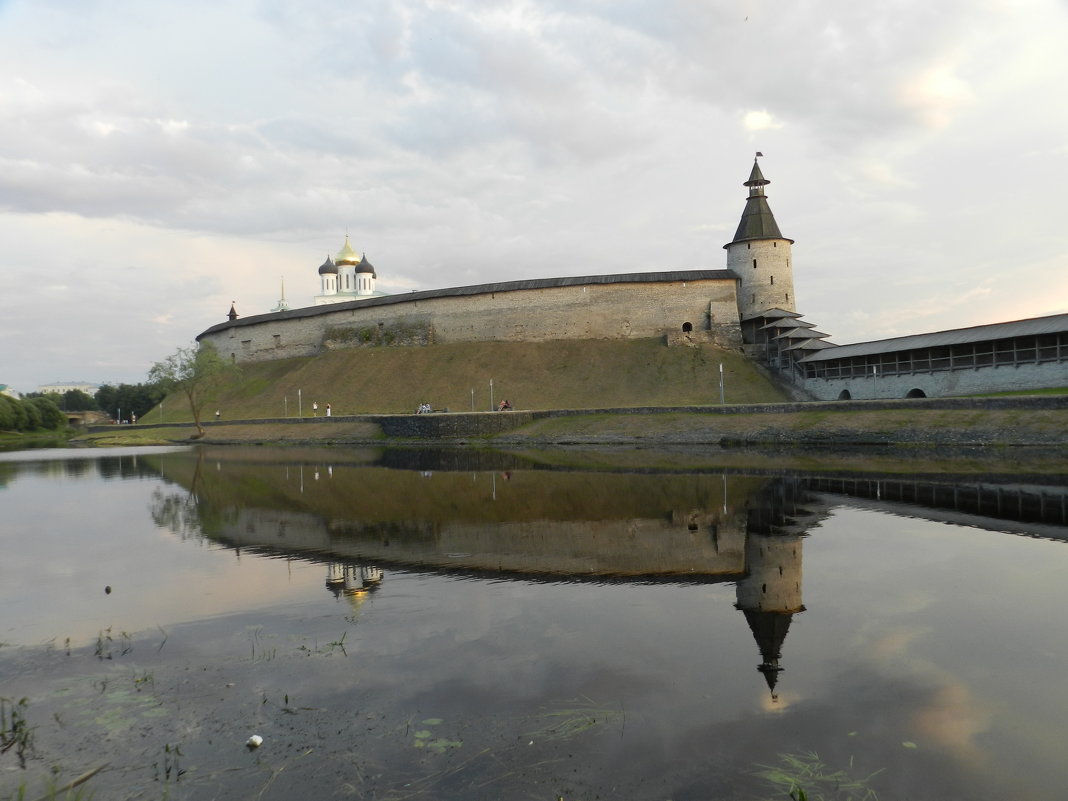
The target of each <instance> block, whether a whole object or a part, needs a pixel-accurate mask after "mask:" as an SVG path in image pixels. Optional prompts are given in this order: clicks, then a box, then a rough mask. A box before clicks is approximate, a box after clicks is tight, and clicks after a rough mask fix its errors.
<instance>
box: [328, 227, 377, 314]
mask: <svg viewBox="0 0 1068 801" xmlns="http://www.w3.org/2000/svg"><path fill="white" fill-rule="evenodd" d="M377 279H378V274H377V273H376V272H375V268H374V267H373V266H372V265H371V262H369V261H367V256H366V254H364V255H360V256H357V255H356V251H355V250H353V249H352V245H350V244H349V237H348V234H346V235H345V245H344V246H343V247H342V248H341V250H339V251H338V254H337V255H336V256H334V257H333V258H331V257H330V256H327V257H326V261H324V262H323V263H322V266H320V267H319V294H318V295H316V296H315V298H314V300H315V305H316V306H323V305H325V304H327V303H344V302H345V301H349V300H356V299H358V298H367V297H375V296H379V295H384V294H386V293H385V292H378V291H377V290H376V289H375V281H376V280H377Z"/></svg>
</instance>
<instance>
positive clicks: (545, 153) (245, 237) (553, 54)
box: [0, 0, 1068, 392]
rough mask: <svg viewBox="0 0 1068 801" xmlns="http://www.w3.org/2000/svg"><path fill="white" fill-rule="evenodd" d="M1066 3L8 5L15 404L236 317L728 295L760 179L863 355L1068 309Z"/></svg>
mask: <svg viewBox="0 0 1068 801" xmlns="http://www.w3.org/2000/svg"><path fill="white" fill-rule="evenodd" d="M1066 42H1068V2H1066V0H939V2H931V0H891V1H889V2H883V3H858V2H856V0H824V2H813V1H812V0H796V1H795V2H771V0H735V1H733V2H726V1H724V2H718V1H714V0H528V1H527V2H523V1H522V0H520V1H518V2H508V1H507V0H502V2H491V1H490V0H484V1H480V0H358V2H351V1H350V2H340V1H339V2H332V1H331V0H321V1H320V2H314V3H312V2H302V1H300V0H183V2H181V3H179V2H166V1H165V0H159V1H158V2H151V3H146V2H143V0H0V245H2V251H0V253H2V255H0V258H2V259H3V264H2V269H0V291H2V295H3V299H4V301H3V309H4V313H3V315H2V317H0V332H2V340H0V341H2V346H0V347H2V353H3V357H2V359H0V383H7V384H10V385H12V386H13V387H14V388H15V389H17V390H19V391H23V392H26V391H32V390H35V389H36V387H37V385H38V384H41V383H48V382H53V381H57V380H84V381H90V382H106V381H109V382H118V381H126V382H131V383H135V382H138V381H142V380H144V379H145V376H146V373H147V370H148V368H149V367H150V366H151V365H152V363H153V362H155V361H158V360H161V359H163V358H164V357H166V356H168V355H169V354H171V353H173V352H174V350H175V349H176V348H177V347H179V346H182V345H187V344H189V343H190V342H191V341H192V340H193V337H195V336H196V334H198V333H199V332H200V331H202V330H204V329H205V328H207V327H208V326H210V325H213V324H215V323H217V322H220V321H222V320H223V319H224V317H225V314H226V312H227V311H228V310H229V308H230V302H231V300H234V301H236V303H237V310H238V312H239V313H241V314H242V315H251V314H257V313H261V312H265V311H268V310H269V309H270V308H271V307H272V306H273V305H275V303H276V302H277V301H278V298H279V296H280V293H281V281H282V278H283V276H284V279H285V293H286V298H287V300H288V301H289V303H290V305H291V306H301V305H310V303H311V298H312V296H313V295H314V294H316V293H317V292H318V275H317V273H316V270H317V268H318V266H319V264H321V263H322V261H323V259H324V258H325V256H326V255H327V254H328V253H335V252H337V250H338V249H339V248H340V247H341V245H342V243H343V241H344V237H345V233H346V231H347V232H348V233H349V234H350V236H351V241H352V244H353V247H355V248H356V249H357V250H358V251H364V252H366V254H367V257H368V259H369V260H370V261H371V262H372V263H373V264H374V265H375V266H376V268H377V270H378V274H379V288H380V289H383V290H385V291H387V292H402V291H407V290H410V289H429V288H435V287H444V286H456V285H464V284H472V283H481V282H486V281H498V280H510V279H521V278H546V277H552V276H559V275H582V274H592V273H611V272H634V271H646V270H659V269H694V268H701V269H720V268H723V267H724V266H725V256H726V253H725V251H724V250H723V249H722V246H723V244H724V243H726V242H727V241H728V240H729V239H730V237H731V236H732V234H733V232H734V228H735V226H736V225H737V223H738V218H739V216H740V214H741V211H742V208H743V206H744V200H745V195H746V190H745V188H744V187H743V186H742V185H741V184H742V182H743V181H744V180H745V179H746V177H747V176H748V173H749V168H750V165H751V163H752V159H753V153H754V152H755V151H757V150H760V151H762V152H763V153H764V154H765V158H764V159H762V168H763V170H764V174H765V176H766V177H767V178H769V179H770V180H771V182H772V183H771V185H770V186H769V187H768V188H767V191H768V197H769V202H770V204H771V207H772V209H773V210H774V212H775V215H776V217H777V219H778V222H779V225H780V227H781V229H782V231H783V234H784V235H785V236H788V237H790V238H792V239H794V240H796V244H795V245H794V280H795V289H796V295H797V300H798V310H799V311H800V312H802V313H803V314H804V315H805V318H806V319H808V320H809V321H811V322H813V323H815V324H816V325H817V326H818V327H819V329H820V330H821V331H824V332H827V333H829V334H830V335H831V339H832V341H835V342H838V343H840V344H844V343H848V342H855V341H863V340H866V339H875V338H880V337H885V336H893V335H897V334H904V333H917V332H921V331H932V330H939V329H944V328H953V327H959V326H966V325H975V324H981V323H988V322H997V321H1003V320H1012V319H1019V318H1022V317H1032V316H1039V315H1045V314H1053V313H1059V312H1066V311H1068V222H1066V220H1068V102H1066V100H1065V98H1066V94H1065V88H1064V87H1065V85H1066V82H1068V47H1066V46H1065V43H1066Z"/></svg>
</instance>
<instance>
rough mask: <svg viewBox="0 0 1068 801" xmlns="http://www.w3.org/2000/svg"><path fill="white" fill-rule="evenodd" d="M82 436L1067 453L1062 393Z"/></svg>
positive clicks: (350, 419) (111, 431)
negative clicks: (1062, 450) (1049, 449)
mask: <svg viewBox="0 0 1068 801" xmlns="http://www.w3.org/2000/svg"><path fill="white" fill-rule="evenodd" d="M204 428H205V435H204V437H202V438H197V437H196V436H195V434H196V430H195V428H193V426H192V424H157V425H152V424H147V425H144V424H138V425H134V426H101V427H94V428H91V429H90V430H89V432H88V433H87V434H85V435H84V436H81V437H78V438H77V440H76V441H77V442H78V443H81V444H86V445H137V444H146V445H147V444H166V443H176V442H190V441H197V442H202V443H206V444H217V445H222V444H269V443H282V444H345V445H397V444H419V445H424V446H425V445H432V444H448V445H491V446H494V447H508V448H515V447H544V446H552V445H590V446H601V445H629V446H643V445H686V446H710V445H715V446H721V447H734V446H737V447H750V446H776V447H783V446H806V447H813V446H816V447H818V446H824V447H831V448H838V447H866V448H886V447H910V448H924V447H939V446H952V447H1051V446H1062V445H1068V396H1035V397H1012V398H930V399H913V400H901V401H850V402H831V403H768V404H748V405H733V406H732V405H724V406H684V407H626V408H606V409H556V410H537V411H514V412H476V413H463V414H455V413H453V414H444V413H438V414H420V415H416V414H404V415H350V416H345V417H331V418H326V417H303V418H296V417H293V418H268V419H260V420H234V421H222V422H210V423H206V424H205V426H204Z"/></svg>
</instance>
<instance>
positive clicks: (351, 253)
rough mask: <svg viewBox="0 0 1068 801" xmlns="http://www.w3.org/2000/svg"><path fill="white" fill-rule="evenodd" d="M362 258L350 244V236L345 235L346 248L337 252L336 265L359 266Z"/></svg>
mask: <svg viewBox="0 0 1068 801" xmlns="http://www.w3.org/2000/svg"><path fill="white" fill-rule="evenodd" d="M359 263H360V257H359V255H358V254H357V253H356V251H355V250H353V249H352V245H350V244H349V235H348V234H345V246H344V247H343V248H341V250H339V251H338V252H337V255H336V256H335V257H334V264H339V265H340V264H359Z"/></svg>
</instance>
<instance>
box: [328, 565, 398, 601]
mask: <svg viewBox="0 0 1068 801" xmlns="http://www.w3.org/2000/svg"><path fill="white" fill-rule="evenodd" d="M326 570H327V572H326V588H327V589H328V590H330V592H331V594H332V595H333V596H334V597H335V598H341V596H345V597H346V598H348V599H349V601H350V602H351V603H352V605H353V607H354V608H359V607H360V606H361V605H362V604H363V602H364V601H365V600H367V597H368V596H369V595H370V594H371V593H372V592H374V591H375V590H377V589H378V587H379V585H381V583H382V578H383V576H384V574H383V572H382V568H380V567H374V566H365V565H353V564H339V563H336V562H332V563H330V564H329V565H327V569H326Z"/></svg>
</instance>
